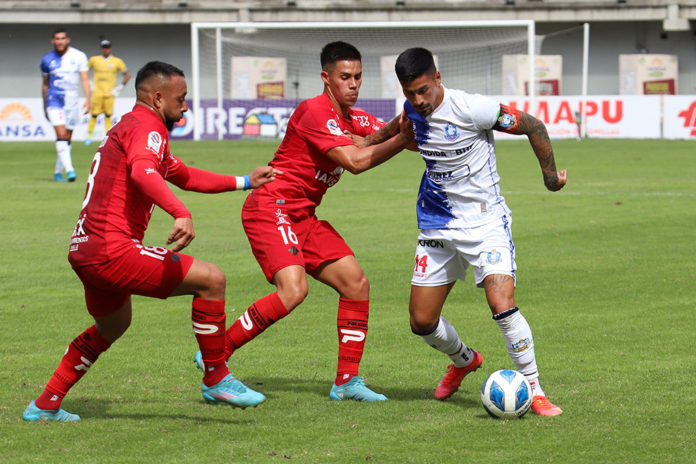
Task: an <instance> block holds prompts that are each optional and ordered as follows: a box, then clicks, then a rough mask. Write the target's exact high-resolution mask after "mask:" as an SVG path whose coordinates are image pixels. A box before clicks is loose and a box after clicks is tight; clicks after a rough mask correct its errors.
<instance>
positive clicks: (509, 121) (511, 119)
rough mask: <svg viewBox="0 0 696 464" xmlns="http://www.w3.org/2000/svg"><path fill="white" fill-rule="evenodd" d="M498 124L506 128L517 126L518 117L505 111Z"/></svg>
mask: <svg viewBox="0 0 696 464" xmlns="http://www.w3.org/2000/svg"><path fill="white" fill-rule="evenodd" d="M498 124H500V127H502V128H504V129H508V128H510V127H515V126H517V118H516V117H515V115H514V114H509V113H503V114H501V115H500V117H499V118H498Z"/></svg>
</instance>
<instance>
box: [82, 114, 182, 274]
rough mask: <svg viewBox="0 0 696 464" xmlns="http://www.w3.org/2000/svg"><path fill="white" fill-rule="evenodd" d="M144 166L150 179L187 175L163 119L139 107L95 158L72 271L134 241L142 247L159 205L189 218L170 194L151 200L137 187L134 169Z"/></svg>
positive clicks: (111, 134)
mask: <svg viewBox="0 0 696 464" xmlns="http://www.w3.org/2000/svg"><path fill="white" fill-rule="evenodd" d="M142 161H146V162H147V163H149V166H150V167H148V168H147V169H145V171H144V174H145V175H147V176H149V175H152V174H155V172H157V173H159V175H160V176H161V177H162V178H164V179H167V178H169V177H174V176H176V175H177V174H180V173H181V171H182V170H185V169H186V166H185V165H184V164H183V163H182V162H181V161H180V160H179V159H178V158H176V157H175V156H173V155H172V154H171V153H170V151H169V132H168V131H167V128H166V126H165V125H164V122H163V121H162V119H161V118H160V116H159V115H158V114H156V113H155V112H154V111H152V110H151V109H150V108H147V107H145V106H141V105H136V106H135V107H134V108H133V110H132V111H131V112H130V113H127V114H126V115H124V116H123V117H122V118H121V120H120V121H119V123H118V124H116V125H115V126H114V127H113V128H112V129H111V130H110V131H109V132H108V134H107V136H106V137H105V138H104V140H103V141H102V143H101V145H100V146H99V150H98V151H97V153H96V154H95V155H94V160H93V161H92V168H91V170H90V174H89V178H88V180H87V191H86V193H85V198H84V201H83V202H82V211H81V212H80V217H79V219H78V221H77V225H76V226H75V230H74V231H73V235H72V239H71V241H70V251H69V253H68V260H69V261H70V263H71V264H72V266H73V267H77V266H84V265H87V264H96V263H102V262H105V261H108V260H109V257H110V256H114V255H118V254H120V253H122V252H123V251H124V250H125V249H127V248H128V247H130V246H132V245H133V240H138V241H142V239H143V237H144V235H145V230H146V229H147V225H148V223H149V222H150V217H151V215H152V211H153V209H154V206H155V204H159V205H163V206H162V207H163V209H165V210H166V211H167V212H168V213H169V214H171V215H172V216H174V217H191V214H190V213H189V212H188V210H187V209H186V207H185V206H184V204H183V203H181V202H180V201H179V200H178V199H176V197H175V196H174V194H173V193H172V192H171V190H169V189H168V188H165V189H161V190H159V191H158V192H161V195H158V196H160V197H161V198H151V197H149V196H148V195H146V194H145V193H143V192H142V191H141V190H140V189H139V188H138V187H137V185H136V183H135V182H134V181H133V179H132V177H131V175H132V173H131V168H132V166H133V164H134V163H136V162H142ZM139 174H141V175H142V174H143V173H139ZM146 179H148V177H146ZM152 180H153V181H154V180H158V181H159V182H160V183H162V180H161V179H152ZM165 185H166V184H165ZM172 198H173V199H172Z"/></svg>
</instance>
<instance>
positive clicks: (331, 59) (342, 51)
mask: <svg viewBox="0 0 696 464" xmlns="http://www.w3.org/2000/svg"><path fill="white" fill-rule="evenodd" d="M319 58H320V61H321V68H322V69H324V68H325V67H326V66H327V65H330V64H334V63H335V62H337V61H343V60H350V61H362V56H360V52H359V51H358V49H357V48H355V47H354V46H352V45H351V44H349V43H347V42H342V41H340V40H339V41H336V42H331V43H328V44H326V45H324V48H322V49H321V55H320V57H319Z"/></svg>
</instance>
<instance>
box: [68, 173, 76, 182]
mask: <svg viewBox="0 0 696 464" xmlns="http://www.w3.org/2000/svg"><path fill="white" fill-rule="evenodd" d="M65 175H66V176H67V177H68V182H75V179H77V174H75V171H68V172H67V173H66V174H65Z"/></svg>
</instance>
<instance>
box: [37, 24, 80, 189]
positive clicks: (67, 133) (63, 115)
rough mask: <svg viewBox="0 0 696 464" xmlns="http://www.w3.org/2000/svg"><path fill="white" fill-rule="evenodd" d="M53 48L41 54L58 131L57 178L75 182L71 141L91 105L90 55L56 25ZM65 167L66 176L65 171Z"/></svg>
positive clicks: (48, 106)
mask: <svg viewBox="0 0 696 464" xmlns="http://www.w3.org/2000/svg"><path fill="white" fill-rule="evenodd" d="M51 43H52V44H53V50H51V51H50V52H48V53H46V54H45V55H44V56H43V57H42V58H41V74H42V75H43V86H42V95H43V101H44V112H45V114H46V119H48V120H49V121H50V123H51V125H52V126H53V128H54V129H55V131H56V168H55V171H54V173H53V179H54V180H55V181H57V182H65V180H66V177H67V180H68V181H70V182H73V181H74V180H75V179H76V178H77V175H76V174H75V168H74V167H73V164H72V154H71V145H70V141H71V139H72V133H73V130H74V129H75V128H76V127H77V125H78V124H79V123H80V118H81V117H82V115H83V114H85V113H87V109H88V108H89V106H90V86H89V71H88V68H87V55H85V54H84V53H83V52H81V51H80V50H78V49H77V48H73V47H71V46H70V37H68V33H67V32H66V31H65V29H56V30H55V31H54V32H53V36H52V38H51ZM80 86H81V87H82V92H83V93H84V94H85V104H84V106H83V107H82V111H80V105H79V102H78V96H79V95H78V89H79V87H80ZM64 171H65V177H63V172H64Z"/></svg>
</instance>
